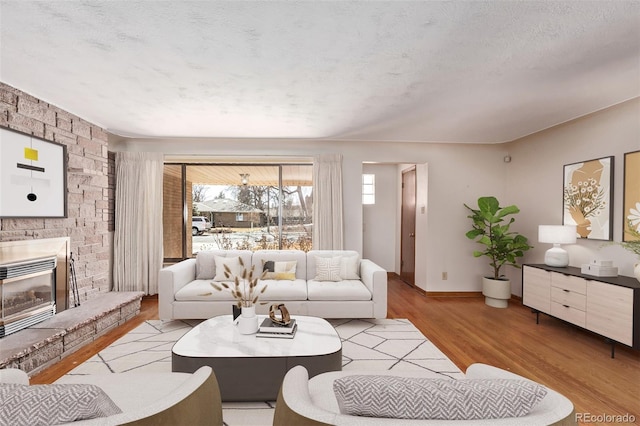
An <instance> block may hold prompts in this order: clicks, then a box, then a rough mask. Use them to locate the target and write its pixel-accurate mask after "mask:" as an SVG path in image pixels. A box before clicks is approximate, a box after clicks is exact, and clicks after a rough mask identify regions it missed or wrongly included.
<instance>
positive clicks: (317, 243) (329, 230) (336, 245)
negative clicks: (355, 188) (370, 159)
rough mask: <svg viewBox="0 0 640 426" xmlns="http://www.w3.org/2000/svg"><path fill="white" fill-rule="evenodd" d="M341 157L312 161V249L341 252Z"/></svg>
mask: <svg viewBox="0 0 640 426" xmlns="http://www.w3.org/2000/svg"><path fill="white" fill-rule="evenodd" d="M343 234H344V230H343V220H342V155H340V154H324V155H319V156H317V157H315V158H314V161H313V248H314V249H315V250H342V249H343Z"/></svg>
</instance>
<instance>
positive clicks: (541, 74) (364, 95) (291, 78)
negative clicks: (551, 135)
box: [0, 0, 640, 143]
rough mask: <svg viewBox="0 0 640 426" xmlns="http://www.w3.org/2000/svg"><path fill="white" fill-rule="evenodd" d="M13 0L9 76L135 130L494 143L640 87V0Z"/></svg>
mask: <svg viewBox="0 0 640 426" xmlns="http://www.w3.org/2000/svg"><path fill="white" fill-rule="evenodd" d="M0 7H1V9H0V24H1V33H0V36H1V39H0V43H1V44H0V80H2V81H3V82H5V83H7V84H10V85H12V86H14V87H16V88H18V89H21V90H23V91H25V92H27V93H30V94H32V95H34V96H37V97H39V98H40V99H43V100H45V101H47V102H50V103H52V104H55V105H57V106H59V107H61V108H63V109H66V110H68V111H70V112H72V113H74V114H77V115H79V116H80V117H83V118H85V119H87V120H89V121H91V122H94V123H96V124H98V125H100V126H102V127H104V128H106V129H107V130H109V131H110V132H112V133H115V134H119V135H123V136H131V137H224V138H228V137H242V138H310V139H338V140H382V141H415V142H466V143H477V142H479V143H482V142H488V143H494V142H505V141H510V140H514V139H516V138H519V137H522V136H525V135H528V134H531V133H534V132H536V131H539V130H542V129H545V128H548V127H551V126H553V125H556V124H559V123H562V122H565V121H568V120H571V119H574V118H576V117H580V116H582V115H585V114H588V113H591V112H594V111H597V110H600V109H603V108H606V107H608V106H611V105H615V104H617V103H620V102H623V101H625V100H628V99H631V98H634V97H637V96H639V95H640V2H639V1H593V2H590V1H551V0H549V1H447V2H444V1H417V2H409V1H401V2H398V1H376V2H373V1H362V2H357V1H341V2H340V1H334V2H327V1H322V2H320V1H317V2H313V1H286V2H285V1H282V2H278V1H270V2H251V1H242V2H241V1H234V2H231V1H98V0H96V1H88V0H87V1H74V0H70V1H26V0H25V1H7V0H0Z"/></svg>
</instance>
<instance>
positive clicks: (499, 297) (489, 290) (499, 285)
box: [482, 277, 511, 308]
mask: <svg viewBox="0 0 640 426" xmlns="http://www.w3.org/2000/svg"><path fill="white" fill-rule="evenodd" d="M482 294H484V303H485V304H486V305H488V306H491V307H493V308H506V307H508V306H509V299H511V281H509V280H494V279H493V278H487V277H483V278H482Z"/></svg>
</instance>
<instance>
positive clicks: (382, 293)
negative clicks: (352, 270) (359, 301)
mask: <svg viewBox="0 0 640 426" xmlns="http://www.w3.org/2000/svg"><path fill="white" fill-rule="evenodd" d="M360 279H361V280H362V283H363V284H364V285H365V286H366V287H367V288H368V289H369V291H370V292H371V299H372V300H373V317H374V318H386V317H387V271H385V270H384V269H382V268H381V267H380V266H378V265H376V264H375V263H373V262H372V261H371V260H369V259H362V260H361V261H360Z"/></svg>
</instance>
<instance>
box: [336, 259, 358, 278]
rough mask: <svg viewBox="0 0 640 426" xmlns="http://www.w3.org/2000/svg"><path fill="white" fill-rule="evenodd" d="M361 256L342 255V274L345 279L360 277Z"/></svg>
mask: <svg viewBox="0 0 640 426" xmlns="http://www.w3.org/2000/svg"><path fill="white" fill-rule="evenodd" d="M359 271H360V258H359V257H358V256H357V255H354V256H342V257H341V260H340V276H341V277H342V279H343V280H359V279H360V274H359Z"/></svg>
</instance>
